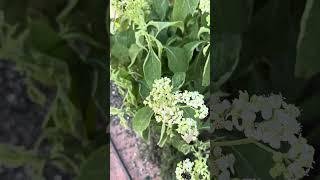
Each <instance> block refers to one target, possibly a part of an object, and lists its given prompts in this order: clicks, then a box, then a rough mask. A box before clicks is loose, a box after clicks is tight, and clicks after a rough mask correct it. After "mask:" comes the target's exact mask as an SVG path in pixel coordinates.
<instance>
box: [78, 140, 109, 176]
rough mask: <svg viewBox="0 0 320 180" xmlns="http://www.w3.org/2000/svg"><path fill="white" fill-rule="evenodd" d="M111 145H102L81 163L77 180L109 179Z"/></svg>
mask: <svg viewBox="0 0 320 180" xmlns="http://www.w3.org/2000/svg"><path fill="white" fill-rule="evenodd" d="M108 155H109V145H108V146H102V147H100V148H99V149H97V150H96V151H94V152H92V153H91V154H90V156H89V157H88V159H87V160H86V161H85V162H84V163H83V164H82V165H81V169H80V175H79V176H78V177H77V178H76V180H88V179H108V178H109V174H108V172H109V171H108V170H109V167H108V162H109V158H108Z"/></svg>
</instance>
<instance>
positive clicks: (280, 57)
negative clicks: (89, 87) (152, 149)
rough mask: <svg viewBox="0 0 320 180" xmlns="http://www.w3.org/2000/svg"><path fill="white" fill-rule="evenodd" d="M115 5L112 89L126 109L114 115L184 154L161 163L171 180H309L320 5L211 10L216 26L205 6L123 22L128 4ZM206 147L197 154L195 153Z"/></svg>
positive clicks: (172, 5) (194, 3)
mask: <svg viewBox="0 0 320 180" xmlns="http://www.w3.org/2000/svg"><path fill="white" fill-rule="evenodd" d="M114 2H122V3H123V6H120V7H121V8H116V10H115V11H113V13H112V14H111V15H110V17H111V19H112V22H113V23H114V24H117V26H114V27H115V28H114V30H113V31H111V32H112V37H111V44H112V46H113V47H112V48H111V55H110V56H111V68H112V69H115V71H120V70H122V71H123V73H121V74H122V77H120V76H119V75H120V73H119V74H117V78H113V79H112V80H114V81H115V83H116V84H118V85H119V86H120V88H121V89H122V90H123V92H122V94H123V95H124V99H125V100H124V103H125V105H124V107H122V108H120V109H117V112H118V114H128V115H129V116H131V117H133V121H132V127H133V129H134V130H135V131H136V132H137V133H138V134H140V136H141V137H142V138H144V139H145V140H149V139H150V138H149V137H148V136H149V135H150V133H149V131H150V126H157V127H158V129H157V132H158V134H159V135H160V138H159V140H158V145H159V146H160V147H164V148H168V147H171V148H176V149H177V150H178V151H180V152H181V154H180V155H177V154H175V156H177V157H176V158H175V157H173V158H170V159H172V160H173V161H176V162H175V163H172V162H171V163H170V162H164V163H166V164H168V166H170V167H171V169H173V168H172V166H173V165H172V164H176V166H175V169H176V173H175V174H176V178H177V179H183V178H184V179H209V178H208V177H207V175H208V174H210V175H211V178H214V179H231V178H235V179H237V178H238V179H242V178H253V179H301V178H303V177H304V176H306V175H308V174H310V172H311V174H312V167H313V166H314V164H313V159H314V154H315V149H314V147H313V145H319V144H318V143H317V142H316V138H317V137H318V136H317V133H318V132H319V127H318V126H319V125H318V124H317V123H316V121H315V119H316V118H318V117H320V116H319V112H318V111H317V110H316V108H315V107H316V106H317V100H318V97H319V82H318V81H319V69H318V68H319V66H317V64H318V61H316V59H317V58H319V55H318V53H319V52H320V51H319V48H318V47H317V45H316V34H315V33H316V32H317V31H316V30H317V28H318V27H319V26H318V24H317V23H316V21H317V20H318V16H319V12H320V11H319V4H318V3H319V2H317V1H315V0H307V1H299V2H292V1H289V0H285V1H277V0H264V1H257V0H239V1H236V2H232V6H231V5H230V2H229V1H226V0H215V1H213V4H211V7H213V8H214V11H213V20H214V21H213V23H210V22H209V21H210V18H208V17H210V11H209V10H208V4H210V3H209V1H202V0H200V1H199V0H190V1H184V0H175V1H168V0H162V1H157V2H155V1H147V0H145V1H137V2H139V3H140V4H139V6H141V7H144V8H146V9H148V11H145V12H146V13H141V12H140V11H139V10H136V11H137V12H136V13H135V16H132V17H128V16H126V15H123V14H125V13H124V12H125V10H126V8H127V7H130V6H131V5H130V4H131V3H133V1H130V0H124V1H114ZM115 4H116V3H115ZM137 7H138V5H137ZM133 10H134V9H133ZM122 11H124V12H122ZM117 14H118V15H120V16H115V15H117ZM121 15H123V16H121ZM137 15H138V16H139V17H137ZM211 19H212V18H211ZM131 22H133V23H131ZM209 25H212V26H213V33H214V34H211V37H213V38H212V39H211V40H212V42H213V44H211V43H210V28H209V27H208V26H209ZM210 54H211V56H212V57H213V58H212V61H210ZM210 70H211V72H210ZM111 76H113V74H111ZM124 82H126V83H124ZM239 90H240V91H239ZM239 92H240V93H239ZM189 93H190V94H193V95H191V96H193V97H192V98H190V97H188V95H187V94H189ZM308 93H311V96H309V95H308ZM199 94H200V95H201V94H202V95H204V96H201V98H197V95H199ZM238 94H239V96H238ZM185 96H187V97H188V98H186V97H185ZM133 99H134V101H132V100H133ZM182 99H187V100H184V101H182ZM195 99H197V100H196V101H197V103H190V102H191V101H193V100H195ZM200 99H201V100H200ZM203 101H205V102H207V103H203ZM182 102H183V103H182ZM193 104H198V105H199V106H201V104H204V105H205V106H209V107H210V116H209V117H208V116H207V115H206V114H205V116H204V118H199V116H198V115H199V114H198V113H199V112H197V110H198V109H196V108H194V107H193V106H192V105H193ZM296 105H297V106H298V107H299V108H298V107H297V106H296ZM181 106H183V108H182V107H181ZM312 106H315V107H312ZM125 107H127V108H125ZM192 108H194V109H192ZM114 110H115V109H114ZM301 110H302V111H301ZM189 118H190V119H189ZM122 119H123V120H122V123H123V124H127V123H128V122H126V121H124V118H122ZM313 125H315V127H312V126H313ZM129 126H130V123H128V127H129ZM308 126H310V127H311V128H310V127H308ZM306 128H307V129H311V130H312V131H310V132H309V131H308V130H305V129H306ZM188 130H189V131H192V133H190V132H188ZM181 134H182V136H181ZM185 134H187V135H186V136H184V135H185ZM186 137H187V138H186ZM195 137H196V138H195ZM209 140H210V145H208V146H206V148H203V151H201V153H197V151H194V150H193V149H195V148H197V146H198V144H201V143H205V144H207V143H208V141H209ZM308 143H310V144H311V145H309V144H308ZM207 148H208V149H210V154H209V155H210V156H209V157H208V156H207V155H208V153H209V152H208V151H209V150H208V149H207ZM182 154H183V155H184V156H183V155H182ZM182 157H183V158H182ZM207 158H208V159H207ZM179 161H180V162H179ZM316 161H319V160H318V159H316ZM261 162H264V163H263V164H261ZM207 165H208V166H209V171H210V173H207ZM195 169H196V170H195ZM163 170H168V168H166V167H163ZM200 172H201V173H202V174H201V173H200ZM197 173H198V174H197ZM162 174H163V173H162ZM168 174H170V175H171V178H172V172H168ZM163 177H168V176H166V175H163Z"/></svg>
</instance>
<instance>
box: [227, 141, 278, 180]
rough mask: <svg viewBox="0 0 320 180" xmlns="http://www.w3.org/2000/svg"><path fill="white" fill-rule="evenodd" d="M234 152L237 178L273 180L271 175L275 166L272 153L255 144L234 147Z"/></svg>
mask: <svg viewBox="0 0 320 180" xmlns="http://www.w3.org/2000/svg"><path fill="white" fill-rule="evenodd" d="M232 151H233V154H234V156H235V158H236V161H235V164H234V168H235V172H236V176H237V177H239V178H248V177H250V178H257V179H273V178H272V177H271V176H270V174H269V170H270V169H271V168H272V167H273V165H274V162H273V160H272V154H271V153H269V152H266V151H265V150H263V149H261V148H259V147H258V146H256V145H254V144H246V145H238V146H232ZM261 162H263V163H261Z"/></svg>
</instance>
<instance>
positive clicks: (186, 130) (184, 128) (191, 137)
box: [177, 118, 199, 143]
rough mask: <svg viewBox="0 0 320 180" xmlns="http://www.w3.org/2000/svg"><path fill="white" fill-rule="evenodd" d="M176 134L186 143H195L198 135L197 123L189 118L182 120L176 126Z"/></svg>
mask: <svg viewBox="0 0 320 180" xmlns="http://www.w3.org/2000/svg"><path fill="white" fill-rule="evenodd" d="M177 132H178V133H180V134H181V137H182V138H183V139H184V140H185V141H186V142H187V143H190V142H191V141H196V140H197V136H198V135H199V132H198V129H197V122H196V121H195V120H193V119H191V118H183V119H182V120H181V122H179V124H178V128H177Z"/></svg>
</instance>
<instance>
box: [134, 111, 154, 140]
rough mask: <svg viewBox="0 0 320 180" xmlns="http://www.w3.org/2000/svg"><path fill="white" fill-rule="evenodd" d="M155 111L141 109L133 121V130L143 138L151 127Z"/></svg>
mask: <svg viewBox="0 0 320 180" xmlns="http://www.w3.org/2000/svg"><path fill="white" fill-rule="evenodd" d="M152 115H153V111H152V109H151V108H149V107H143V108H141V109H139V110H138V111H137V113H136V115H135V116H134V118H133V120H132V128H133V130H134V131H135V132H137V133H138V134H139V135H140V136H141V137H143V131H144V130H146V129H147V128H148V127H149V124H150V121H151V117H152Z"/></svg>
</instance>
